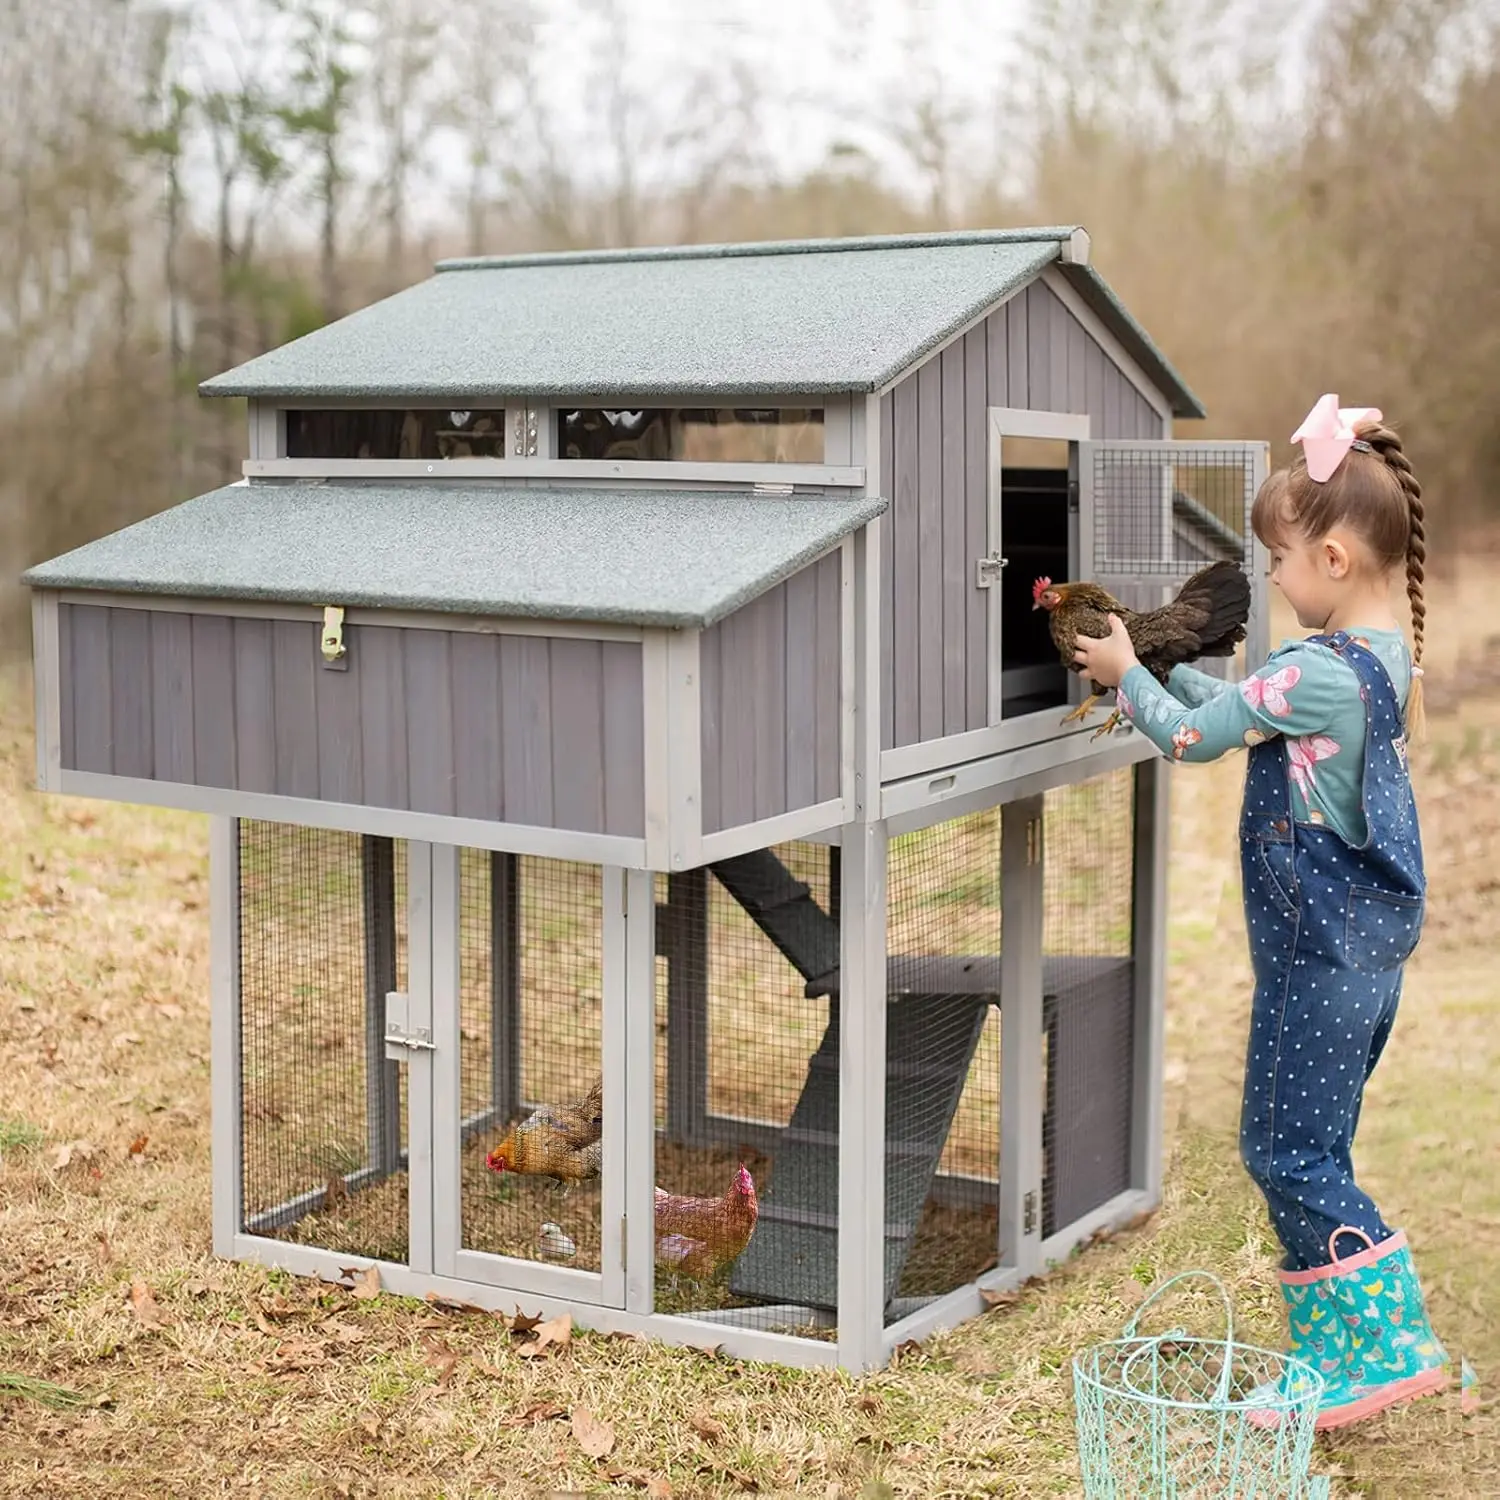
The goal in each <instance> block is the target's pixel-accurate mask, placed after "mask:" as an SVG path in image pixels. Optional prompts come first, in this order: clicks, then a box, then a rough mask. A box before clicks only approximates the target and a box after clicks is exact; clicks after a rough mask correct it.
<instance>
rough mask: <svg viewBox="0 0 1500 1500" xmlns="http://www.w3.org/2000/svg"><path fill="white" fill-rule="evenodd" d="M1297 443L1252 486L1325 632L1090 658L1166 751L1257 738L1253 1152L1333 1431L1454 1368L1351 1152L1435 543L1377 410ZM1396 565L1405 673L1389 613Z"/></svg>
mask: <svg viewBox="0 0 1500 1500" xmlns="http://www.w3.org/2000/svg"><path fill="white" fill-rule="evenodd" d="M1292 441H1293V442H1294V443H1300V444H1301V445H1302V454H1301V456H1300V457H1299V458H1298V459H1297V460H1296V461H1295V462H1294V463H1293V464H1292V466H1291V467H1290V468H1289V469H1284V470H1281V471H1279V472H1277V473H1275V474H1273V475H1272V476H1271V477H1270V478H1269V479H1268V480H1267V481H1266V483H1265V484H1264V485H1263V486H1262V487H1261V490H1260V493H1259V494H1258V495H1257V496H1256V499H1255V508H1254V513H1253V524H1254V527H1255V534H1256V536H1258V537H1259V538H1260V539H1261V541H1262V542H1263V543H1264V544H1265V545H1266V547H1267V548H1268V549H1269V550H1270V552H1271V579H1272V582H1274V583H1275V584H1276V586H1277V587H1278V588H1280V590H1281V591H1282V593H1283V594H1284V595H1285V596H1286V598H1287V600H1288V602H1289V603H1290V604H1291V606H1292V608H1293V609H1294V610H1295V611H1296V614H1297V619H1298V622H1299V623H1300V624H1301V625H1302V627H1303V628H1304V629H1308V630H1313V631H1316V632H1317V633H1316V634H1315V635H1313V636H1312V637H1311V638H1309V639H1308V640H1305V641H1301V642H1289V643H1287V644H1285V645H1283V646H1282V647H1281V649H1280V650H1278V651H1275V652H1273V653H1272V654H1271V658H1270V660H1269V661H1268V662H1267V664H1266V665H1265V666H1264V667H1263V668H1262V669H1261V670H1260V671H1258V672H1256V673H1255V674H1254V676H1252V677H1249V678H1247V679H1246V680H1245V681H1243V682H1241V683H1239V684H1238V685H1237V686H1236V685H1230V684H1226V683H1224V682H1222V681H1220V680H1219V679H1218V678H1214V677H1210V676H1208V675H1206V674H1205V673H1202V672H1196V671H1194V670H1192V669H1191V668H1186V667H1178V668H1176V669H1175V670H1174V671H1173V673H1172V675H1171V678H1170V681H1169V686H1168V688H1167V689H1165V690H1164V689H1163V688H1162V687H1161V686H1160V684H1159V683H1158V682H1157V681H1156V679H1155V678H1154V677H1152V675H1151V674H1150V673H1149V672H1148V671H1146V670H1145V669H1144V668H1143V667H1142V666H1141V665H1140V663H1139V662H1138V661H1137V660H1136V657H1135V653H1134V651H1133V649H1132V648H1131V644H1130V637H1129V636H1128V635H1127V634H1126V632H1125V628H1124V626H1123V625H1122V624H1121V623H1120V621H1119V620H1118V619H1116V618H1114V617H1113V616H1111V618H1110V630H1111V633H1110V635H1109V636H1108V637H1106V638H1104V639H1102V640H1091V639H1088V638H1086V637H1082V636H1080V637H1079V639H1078V652H1077V659H1078V661H1079V662H1081V663H1082V664H1083V665H1084V667H1086V669H1087V674H1088V676H1090V677H1092V678H1093V679H1094V680H1095V681H1097V682H1100V683H1102V684H1104V685H1106V686H1110V687H1116V688H1118V699H1119V707H1120V709H1121V711H1122V712H1123V713H1124V714H1125V715H1126V716H1127V717H1128V718H1129V719H1130V720H1131V721H1132V722H1133V723H1134V724H1135V726H1136V727H1137V728H1138V729H1139V730H1140V731H1141V732H1142V733H1144V734H1145V735H1146V736H1147V737H1148V738H1149V739H1150V740H1151V741H1152V742H1153V743H1154V744H1156V745H1157V746H1159V747H1160V748H1161V749H1162V751H1163V752H1165V753H1167V754H1170V755H1172V756H1173V757H1174V758H1175V759H1177V760H1182V761H1190V762H1197V761H1210V760H1215V759H1217V758H1218V757H1219V756H1221V755H1223V754H1224V753H1225V752H1226V751H1228V750H1231V749H1235V748H1238V747H1240V746H1249V747H1250V757H1249V767H1248V771H1247V775H1246V780H1245V797H1244V805H1243V809H1242V812H1241V818H1240V853H1241V869H1242V874H1243V881H1244V899H1245V919H1246V924H1247V926H1248V929H1249V937H1250V956H1251V963H1252V968H1253V970H1254V975H1255V998H1254V1003H1253V1007H1252V1012H1251V1027H1250V1045H1249V1055H1248V1059H1247V1062H1246V1068H1245V1092H1244V1104H1243V1111H1242V1114H1241V1120H1240V1154H1241V1157H1242V1159H1243V1160H1244V1163H1245V1166H1246V1168H1247V1170H1248V1171H1249V1173H1250V1175H1251V1177H1252V1178H1253V1179H1254V1181H1255V1183H1256V1185H1257V1186H1258V1187H1259V1188H1260V1190H1261V1191H1262V1193H1264V1194H1265V1198H1266V1202H1267V1205H1268V1207H1269V1209H1270V1214H1271V1220H1272V1223H1273V1224H1274V1225H1275V1228H1276V1233H1277V1236H1278V1238H1279V1239H1280V1241H1281V1243H1282V1246H1283V1248H1284V1249H1285V1252H1286V1255H1285V1260H1284V1262H1283V1269H1282V1271H1281V1283H1282V1291H1283V1294H1284V1297H1285V1300H1286V1303H1287V1310H1288V1319H1289V1322H1290V1325H1291V1349H1292V1353H1294V1354H1296V1355H1297V1356H1298V1357H1300V1358H1302V1359H1305V1360H1306V1361H1307V1362H1308V1363H1309V1364H1311V1365H1312V1366H1313V1367H1314V1368H1315V1369H1318V1370H1320V1371H1321V1372H1322V1374H1323V1376H1324V1379H1325V1381H1326V1388H1325V1392H1324V1396H1323V1398H1322V1400H1321V1402H1320V1404H1319V1411H1318V1419H1317V1425H1318V1426H1319V1427H1320V1428H1327V1427H1336V1426H1340V1425H1342V1424H1343V1423H1345V1422H1351V1421H1354V1420H1356V1419H1358V1418H1360V1417H1364V1416H1368V1415H1369V1414H1371V1413H1372V1412H1376V1411H1379V1410H1381V1409H1382V1408H1384V1407H1386V1406H1390V1405H1392V1404H1393V1403H1395V1402H1397V1401H1403V1400H1406V1399H1408V1398H1409V1397H1412V1396H1419V1395H1423V1394H1425V1393H1426V1392H1428V1391H1433V1390H1437V1389H1438V1388H1439V1387H1441V1386H1442V1385H1443V1384H1444V1383H1445V1382H1446V1378H1447V1368H1446V1367H1447V1362H1448V1359H1447V1355H1446V1354H1445V1353H1444V1351H1443V1348H1442V1346H1441V1345H1440V1344H1439V1342H1438V1340H1437V1338H1436V1336H1435V1335H1434V1334H1433V1332H1432V1328H1431V1326H1430V1325H1429V1323H1428V1321H1427V1315H1426V1312H1425V1310H1424V1307H1423V1299H1422V1292H1421V1288H1420V1286H1419V1285H1418V1282H1417V1277H1416V1273H1415V1271H1414V1270H1413V1268H1412V1262H1411V1252H1410V1250H1409V1249H1408V1247H1407V1242H1406V1236H1405V1234H1404V1233H1400V1232H1395V1231H1393V1230H1392V1229H1391V1227H1390V1226H1389V1225H1388V1224H1387V1223H1386V1222H1385V1220H1384V1219H1383V1218H1382V1217H1381V1214H1380V1210H1379V1209H1378V1208H1377V1207H1376V1205H1375V1204H1374V1203H1373V1202H1372V1201H1371V1199H1370V1197H1369V1196H1368V1195H1367V1194H1366V1193H1365V1192H1364V1191H1363V1190H1362V1189H1361V1188H1360V1187H1359V1186H1358V1185H1357V1183H1356V1182H1355V1180H1354V1168H1353V1163H1352V1159H1351V1152H1352V1148H1353V1143H1354V1132H1355V1127H1356V1126H1357V1124H1358V1122H1359V1110H1360V1102H1361V1098H1362V1095H1363V1093H1364V1086H1365V1082H1366V1080H1367V1079H1368V1078H1369V1076H1370V1074H1371V1073H1372V1072H1373V1070H1374V1068H1375V1064H1376V1063H1377V1062H1378V1061H1379V1060H1380V1054H1381V1051H1382V1049H1383V1048H1384V1047H1385V1043H1386V1039H1387V1038H1388V1037H1389V1035H1390V1031H1391V1023H1392V1022H1393V1021H1394V1019H1395V1015H1396V1006H1397V1003H1398V1001H1399V999H1400V996H1401V981H1402V967H1403V965H1404V964H1405V962H1406V959H1407V958H1408V956H1409V955H1410V954H1411V952H1412V950H1413V949H1414V948H1415V947H1416V944H1417V939H1418V937H1419V936H1420V933H1421V927H1422V918H1423V914H1424V909H1425V900H1426V877H1425V874H1424V870H1423V862H1422V841H1421V834H1420V831H1419V829H1418V826H1417V813H1416V808H1415V805H1414V803H1413V801H1412V792H1411V782H1410V780H1409V778H1408V775H1407V767H1406V743H1407V726H1408V725H1410V726H1411V727H1412V729H1413V730H1415V729H1416V728H1417V727H1418V724H1419V720H1420V714H1421V680H1420V679H1421V665H1420V663H1421V659H1422V637H1423V625H1424V621H1425V614H1426V611H1425V606H1424V603H1423V598H1422V577H1423V561H1424V559H1425V557H1426V546H1425V542H1424V531H1423V510H1422V490H1421V486H1420V485H1419V484H1418V483H1417V480H1416V476H1415V475H1414V474H1413V473H1412V468H1411V464H1410V463H1409V462H1408V461H1407V458H1406V455H1405V454H1404V453H1403V452H1402V450H1401V442H1400V439H1399V438H1397V436H1396V434H1395V433H1394V432H1392V431H1391V430H1390V429H1389V428H1388V427H1385V426H1383V425H1382V421H1381V413H1380V412H1379V411H1378V410H1376V409H1375V408H1373V407H1366V408H1355V409H1344V410H1340V409H1339V405H1338V398H1337V397H1336V396H1324V397H1323V398H1322V400H1320V401H1319V402H1318V403H1317V405H1316V406H1314V407H1313V409H1312V411H1311V412H1310V413H1309V414H1308V417H1307V420H1306V421H1305V422H1304V423H1303V424H1302V426H1301V427H1299V428H1298V429H1297V431H1296V432H1295V433H1294V434H1293V435H1292ZM1403 569H1404V571H1405V575H1406V589H1407V593H1408V595H1409V597H1410V600H1411V613H1412V625H1413V634H1414V636H1415V641H1416V652H1415V662H1414V661H1413V658H1412V656H1411V655H1409V654H1408V652H1407V647H1406V641H1405V639H1404V637H1403V635H1402V633H1401V628H1400V625H1399V624H1398V622H1397V620H1396V618H1395V616H1394V615H1393V613H1392V611H1391V606H1390V598H1389V596H1390V585H1391V583H1392V581H1393V578H1394V577H1395V575H1396V574H1397V573H1398V572H1399V571H1401V570H1403Z"/></svg>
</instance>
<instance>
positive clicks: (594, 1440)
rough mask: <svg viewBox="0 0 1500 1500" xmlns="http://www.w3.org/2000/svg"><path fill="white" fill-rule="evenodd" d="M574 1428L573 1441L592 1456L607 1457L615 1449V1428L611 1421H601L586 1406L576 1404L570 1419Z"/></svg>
mask: <svg viewBox="0 0 1500 1500" xmlns="http://www.w3.org/2000/svg"><path fill="white" fill-rule="evenodd" d="M569 1425H570V1426H571V1427H572V1429H573V1441H574V1442H576V1443H577V1444H578V1446H579V1447H580V1448H582V1449H583V1451H584V1452H585V1453H586V1454H588V1456H589V1457H590V1458H607V1457H608V1456H609V1454H610V1453H611V1452H612V1451H613V1450H614V1446H615V1429H614V1427H613V1426H612V1425H611V1424H610V1423H609V1422H604V1421H601V1420H600V1419H599V1418H598V1417H596V1416H595V1415H594V1414H593V1412H591V1411H590V1410H589V1409H588V1407H586V1406H575V1407H574V1408H573V1415H572V1417H571V1418H570V1419H569Z"/></svg>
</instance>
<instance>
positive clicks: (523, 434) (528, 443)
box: [516, 406, 536, 458]
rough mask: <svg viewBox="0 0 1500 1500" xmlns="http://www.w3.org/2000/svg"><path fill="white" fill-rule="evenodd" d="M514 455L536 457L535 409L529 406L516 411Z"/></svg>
mask: <svg viewBox="0 0 1500 1500" xmlns="http://www.w3.org/2000/svg"><path fill="white" fill-rule="evenodd" d="M516 456H517V457H518V458H535V457H536V411H535V409H534V408H532V407H530V406H527V407H525V408H523V409H521V410H518V411H517V412H516Z"/></svg>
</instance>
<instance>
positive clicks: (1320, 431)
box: [1292, 396, 1381, 484]
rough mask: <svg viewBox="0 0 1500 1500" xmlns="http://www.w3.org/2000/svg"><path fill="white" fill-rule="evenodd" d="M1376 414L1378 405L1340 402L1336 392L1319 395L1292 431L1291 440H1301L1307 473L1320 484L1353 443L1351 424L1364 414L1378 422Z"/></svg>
mask: <svg viewBox="0 0 1500 1500" xmlns="http://www.w3.org/2000/svg"><path fill="white" fill-rule="evenodd" d="M1380 417H1381V412H1380V408H1379V407H1378V406H1340V405H1339V398H1338V397H1337V396H1320V397H1319V398H1318V400H1317V403H1316V404H1315V405H1314V406H1313V409H1312V410H1311V411H1310V412H1308V414H1307V415H1306V416H1305V417H1304V418H1303V419H1302V425H1301V426H1300V427H1299V428H1298V429H1297V430H1296V431H1295V432H1294V433H1293V434H1292V441H1293V442H1294V443H1301V444H1302V452H1303V455H1304V456H1305V457H1306V459H1307V473H1308V477H1309V478H1312V479H1315V480H1317V482H1318V483H1319V484H1321V483H1322V482H1323V481H1324V480H1325V479H1327V478H1328V477H1329V475H1331V474H1332V473H1333V471H1334V470H1335V469H1336V468H1338V466H1339V465H1340V464H1341V463H1343V461H1344V455H1345V454H1346V453H1347V452H1348V451H1349V450H1350V449H1351V448H1352V447H1353V446H1354V443H1355V437H1354V424H1355V423H1356V422H1362V421H1364V420H1365V419H1366V418H1368V419H1369V420H1371V421H1373V422H1378V421H1379V420H1380Z"/></svg>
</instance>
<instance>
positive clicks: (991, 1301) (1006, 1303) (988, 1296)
mask: <svg viewBox="0 0 1500 1500" xmlns="http://www.w3.org/2000/svg"><path fill="white" fill-rule="evenodd" d="M979 1300H980V1301H981V1302H983V1303H984V1305H985V1306H986V1307H987V1308H996V1307H1014V1306H1015V1305H1016V1303H1018V1302H1019V1301H1020V1300H1021V1294H1020V1292H1019V1291H1015V1290H1012V1291H1008V1292H991V1291H988V1290H986V1289H985V1288H984V1287H981V1288H980V1289H979Z"/></svg>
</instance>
